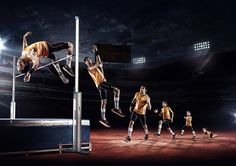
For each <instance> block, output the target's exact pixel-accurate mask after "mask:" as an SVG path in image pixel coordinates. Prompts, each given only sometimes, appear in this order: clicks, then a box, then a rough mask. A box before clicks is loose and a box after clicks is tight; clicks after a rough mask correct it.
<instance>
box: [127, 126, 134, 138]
mask: <svg viewBox="0 0 236 166" xmlns="http://www.w3.org/2000/svg"><path fill="white" fill-rule="evenodd" d="M132 132H133V128H130V127H129V128H128V136H130V137H131V134H132Z"/></svg>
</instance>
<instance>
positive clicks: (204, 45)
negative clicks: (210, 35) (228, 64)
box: [193, 41, 210, 51]
mask: <svg viewBox="0 0 236 166" xmlns="http://www.w3.org/2000/svg"><path fill="white" fill-rule="evenodd" d="M193 46H194V50H195V51H200V50H207V49H210V42H209V41H205V42H200V43H196V44H194V45H193Z"/></svg>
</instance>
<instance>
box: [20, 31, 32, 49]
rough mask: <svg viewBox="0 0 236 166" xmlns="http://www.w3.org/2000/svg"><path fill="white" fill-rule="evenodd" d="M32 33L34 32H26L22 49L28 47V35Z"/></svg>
mask: <svg viewBox="0 0 236 166" xmlns="http://www.w3.org/2000/svg"><path fill="white" fill-rule="evenodd" d="M30 35H32V32H26V33H25V34H24V36H23V44H22V50H24V49H25V47H28V42H27V37H28V36H30Z"/></svg>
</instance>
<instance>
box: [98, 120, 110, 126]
mask: <svg viewBox="0 0 236 166" xmlns="http://www.w3.org/2000/svg"><path fill="white" fill-rule="evenodd" d="M99 123H101V124H102V125H103V126H105V127H107V128H110V127H111V126H110V125H109V124H108V121H107V120H104V119H100V120H99Z"/></svg>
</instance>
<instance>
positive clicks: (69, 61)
mask: <svg viewBox="0 0 236 166" xmlns="http://www.w3.org/2000/svg"><path fill="white" fill-rule="evenodd" d="M67 57H68V59H67V60H66V65H67V66H68V67H69V68H71V62H72V55H67Z"/></svg>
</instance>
